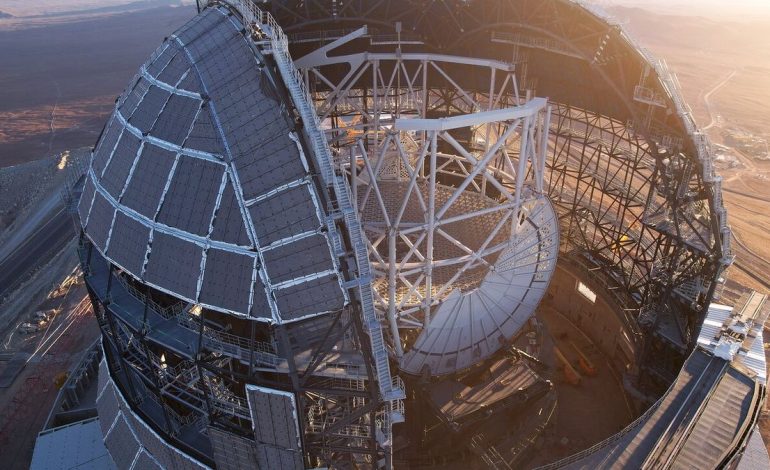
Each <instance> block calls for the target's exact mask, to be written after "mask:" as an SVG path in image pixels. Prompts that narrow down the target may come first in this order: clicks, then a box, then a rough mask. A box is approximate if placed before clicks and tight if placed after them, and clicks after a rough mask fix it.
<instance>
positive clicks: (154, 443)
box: [130, 417, 175, 468]
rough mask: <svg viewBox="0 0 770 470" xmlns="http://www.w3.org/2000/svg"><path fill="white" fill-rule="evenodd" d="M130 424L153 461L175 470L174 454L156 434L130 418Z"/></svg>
mask: <svg viewBox="0 0 770 470" xmlns="http://www.w3.org/2000/svg"><path fill="white" fill-rule="evenodd" d="M130 419H131V424H132V425H133V428H134V431H135V432H136V435H137V437H139V441H140V442H141V443H142V446H143V447H144V448H145V449H147V451H148V452H149V453H150V454H152V456H153V457H154V458H155V460H157V461H158V463H160V465H161V466H162V467H163V468H175V467H174V460H175V456H174V454H175V452H174V451H173V450H172V449H171V448H170V447H169V446H168V444H166V443H165V442H163V441H162V440H161V439H160V438H159V437H158V435H157V434H155V433H154V432H152V431H151V430H150V429H149V428H148V427H147V426H146V425H144V423H141V422H140V421H139V420H138V419H136V418H134V417H131V418H130Z"/></svg>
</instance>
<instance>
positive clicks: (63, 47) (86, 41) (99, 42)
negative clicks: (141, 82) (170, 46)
mask: <svg viewBox="0 0 770 470" xmlns="http://www.w3.org/2000/svg"><path fill="white" fill-rule="evenodd" d="M40 3H41V4H38V2H20V1H16V0H8V1H5V2H2V3H0V10H3V11H5V12H6V14H10V15H13V16H12V17H10V18H0V64H2V66H1V67H0V167H6V166H11V165H15V164H18V163H23V162H28V161H31V160H37V159H40V158H44V157H48V156H51V155H54V154H56V153H58V152H62V151H64V150H70V149H75V148H79V147H83V146H92V145H93V144H94V142H96V139H97V137H98V136H99V133H100V132H101V130H102V127H103V126H104V123H105V121H106V120H107V117H108V116H109V113H110V111H111V110H112V107H113V105H114V102H115V98H117V96H118V95H119V94H120V93H121V92H122V91H123V88H124V87H125V86H126V84H127V83H128V82H129V80H130V79H131V77H133V75H134V74H135V73H136V71H137V69H138V68H139V66H140V65H141V64H142V63H143V62H144V61H145V60H146V59H147V57H148V56H149V55H150V54H151V53H152V51H153V50H154V49H155V48H156V47H157V46H158V45H159V44H160V43H161V42H162V40H163V37H164V36H166V35H168V34H169V33H170V32H172V31H174V30H175V29H177V28H178V27H179V26H181V25H182V24H184V22H185V21H186V20H187V19H189V18H190V17H192V16H193V15H194V14H195V7H194V6H193V5H185V6H177V7H171V6H170V2H166V1H153V2H139V3H138V4H130V5H126V6H123V7H121V6H119V5H114V4H115V3H117V2H116V1H115V0H111V1H110V2H108V3H107V5H108V6H105V7H103V8H101V9H99V10H96V11H95V10H94V9H86V10H83V11H78V12H74V13H71V14H68V13H67V12H66V11H60V10H61V8H63V7H61V6H60V7H59V10H53V11H54V12H55V13H51V14H44V13H43V12H45V11H47V10H45V9H44V8H45V7H46V6H47V7H48V8H51V9H53V8H54V7H55V6H56V5H57V4H62V3H67V2H61V1H58V2H56V1H52V0H47V1H46V2H40ZM81 3H85V0H83V1H82V2H81ZM91 3H93V4H96V3H97V2H91ZM124 3H125V2H124ZM29 4H34V5H32V6H30V5H29ZM139 7H141V8H139ZM34 8H37V9H34ZM84 8H85V6H84Z"/></svg>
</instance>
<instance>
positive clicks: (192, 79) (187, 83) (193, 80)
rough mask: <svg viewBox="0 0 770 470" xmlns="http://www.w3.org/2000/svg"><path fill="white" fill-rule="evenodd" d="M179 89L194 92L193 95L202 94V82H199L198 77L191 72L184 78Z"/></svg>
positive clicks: (178, 86)
mask: <svg viewBox="0 0 770 470" xmlns="http://www.w3.org/2000/svg"><path fill="white" fill-rule="evenodd" d="M177 88H179V89H182V90H186V91H192V92H193V93H200V92H201V82H200V80H198V76H197V75H196V74H195V73H193V72H192V71H190V72H188V73H187V75H185V76H184V78H182V80H180V81H179V84H178V85H177Z"/></svg>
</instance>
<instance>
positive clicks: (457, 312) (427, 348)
mask: <svg viewBox="0 0 770 470" xmlns="http://www.w3.org/2000/svg"><path fill="white" fill-rule="evenodd" d="M558 251H559V226H558V221H557V220H556V214H555V213H554V211H553V207H552V206H551V203H550V202H549V201H548V199H546V198H538V199H536V200H534V201H532V202H531V208H529V215H528V216H527V218H526V220H524V222H523V223H522V224H521V225H519V226H518V227H517V229H516V231H515V233H514V235H513V237H512V241H511V246H510V247H509V248H507V249H506V250H505V251H503V252H502V253H501V254H500V257H499V258H498V260H497V263H495V266H494V270H492V271H490V272H489V273H488V274H487V275H486V276H485V278H484V280H483V281H482V282H481V285H480V286H479V287H478V288H477V289H474V290H473V291H471V292H469V293H467V294H461V293H460V291H459V290H454V291H453V292H452V293H451V294H450V295H449V297H448V298H447V299H446V300H445V301H444V302H443V303H442V304H441V305H439V307H438V308H437V309H436V312H435V313H434V316H433V319H432V321H431V323H430V324H429V325H428V326H427V327H426V328H425V329H424V330H423V331H422V332H421V333H420V336H419V337H418V338H417V341H416V342H415V344H414V345H413V346H412V349H411V350H409V352H407V353H406V354H405V355H404V358H403V359H402V362H401V369H402V370H404V371H405V372H408V373H411V374H420V373H422V372H423V370H424V369H425V368H426V367H427V371H428V372H429V375H443V374H448V373H452V372H455V371H457V370H463V369H467V368H469V367H471V366H472V365H474V364H476V363H479V362H480V361H483V360H484V359H486V358H488V357H490V356H491V355H492V354H494V353H495V352H496V351H498V350H499V349H500V348H501V347H502V346H503V345H504V344H505V343H507V342H508V341H509V340H510V339H511V337H513V336H514V335H515V334H516V332H518V331H519V330H520V329H521V327H522V326H524V324H525V323H526V322H527V320H529V318H530V317H531V316H532V314H533V313H534V312H535V309H536V308H537V306H538V304H539V303H540V300H541V299H542V297H543V295H544V294H545V291H546V289H547V288H548V284H549V282H550V280H551V275H552V274H553V271H554V269H555V268H556V258H557V254H558Z"/></svg>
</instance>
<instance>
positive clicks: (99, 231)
mask: <svg viewBox="0 0 770 470" xmlns="http://www.w3.org/2000/svg"><path fill="white" fill-rule="evenodd" d="M114 215H115V209H113V207H112V205H110V203H109V202H108V201H107V199H105V198H104V196H102V195H101V194H99V193H96V196H95V197H94V204H93V205H92V206H91V214H90V215H89V216H88V225H87V226H86V232H87V233H88V236H89V237H90V238H91V241H93V242H94V245H96V246H97V247H98V248H100V249H102V250H104V248H105V247H106V245H107V236H108V235H109V233H110V227H111V226H112V218H113V217H114Z"/></svg>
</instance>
